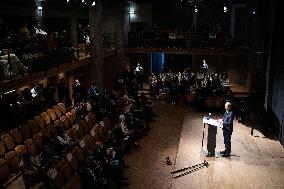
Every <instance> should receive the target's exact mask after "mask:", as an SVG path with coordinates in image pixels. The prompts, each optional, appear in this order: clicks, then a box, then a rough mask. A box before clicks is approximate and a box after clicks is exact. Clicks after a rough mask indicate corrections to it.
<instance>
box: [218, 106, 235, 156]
mask: <svg viewBox="0 0 284 189" xmlns="http://www.w3.org/2000/svg"><path fill="white" fill-rule="evenodd" d="M231 107H232V104H231V103H230V102H226V103H225V110H226V111H225V113H224V117H223V119H220V120H218V121H219V122H220V124H221V125H223V137H224V144H225V150H224V151H221V152H220V153H221V155H222V157H229V156H230V153H231V136H232V132H233V120H234V113H233V111H232V110H231Z"/></svg>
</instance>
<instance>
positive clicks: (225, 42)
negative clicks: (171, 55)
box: [128, 24, 231, 49]
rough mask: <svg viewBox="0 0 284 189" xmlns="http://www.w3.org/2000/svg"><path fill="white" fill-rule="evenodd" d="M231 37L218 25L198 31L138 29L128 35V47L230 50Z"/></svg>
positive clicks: (191, 29)
mask: <svg viewBox="0 0 284 189" xmlns="http://www.w3.org/2000/svg"><path fill="white" fill-rule="evenodd" d="M230 43H231V39H230V35H229V34H227V33H225V32H224V31H223V29H222V28H221V27H220V26H219V25H218V24H215V25H208V26H203V25H199V26H198V27H197V30H196V31H195V30H193V28H188V29H184V28H183V29H166V28H159V27H158V26H156V25H155V26H154V27H153V29H145V28H137V29H136V30H132V31H130V32H129V33H128V47H138V48H153V47H155V48H167V49H190V48H222V49H223V48H230V47H231V45H230Z"/></svg>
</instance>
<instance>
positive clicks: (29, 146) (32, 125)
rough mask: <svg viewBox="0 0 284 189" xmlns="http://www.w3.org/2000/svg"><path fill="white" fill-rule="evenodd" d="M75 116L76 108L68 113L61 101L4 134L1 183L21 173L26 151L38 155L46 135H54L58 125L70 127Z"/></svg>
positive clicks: (1, 145)
mask: <svg viewBox="0 0 284 189" xmlns="http://www.w3.org/2000/svg"><path fill="white" fill-rule="evenodd" d="M74 117H75V110H74V109H72V110H71V111H70V112H67V113H66V108H65V105H64V104H63V103H59V104H58V106H53V109H48V110H47V112H43V113H41V116H35V117H34V119H33V120H29V121H28V122H27V124H23V125H21V126H20V127H19V128H15V129H13V130H11V131H10V133H5V134H2V135H1V141H0V157H1V158H0V182H1V184H2V185H5V183H6V184H7V183H10V182H11V180H13V179H15V178H17V177H18V176H19V175H20V173H19V161H20V156H21V154H22V153H23V152H24V151H26V150H28V151H29V152H31V153H32V154H33V155H38V154H39V153H40V150H39V149H40V148H41V142H42V140H43V139H44V137H50V136H53V134H54V133H56V127H57V126H61V127H63V128H64V129H68V128H69V127H70V125H73V124H74ZM52 122H53V123H52Z"/></svg>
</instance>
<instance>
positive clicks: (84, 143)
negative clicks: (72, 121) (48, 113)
mask: <svg viewBox="0 0 284 189" xmlns="http://www.w3.org/2000/svg"><path fill="white" fill-rule="evenodd" d="M91 116H92V114H89V115H88V119H86V120H81V121H80V122H79V124H77V125H75V126H73V127H72V128H70V129H69V130H67V133H68V135H69V136H70V137H71V138H72V139H74V140H80V142H79V144H78V145H77V146H75V147H74V148H73V150H72V151H71V152H69V153H67V155H66V156H65V158H64V159H62V160H60V161H58V162H57V163H56V165H54V167H53V168H51V169H50V170H49V171H48V176H49V177H50V179H51V182H52V185H53V187H54V188H64V189H71V188H78V189H80V188H81V186H80V183H81V182H80V177H78V174H77V172H78V168H79V162H82V161H84V160H85V158H86V157H87V156H88V155H89V152H90V151H94V150H96V145H95V144H96V142H101V141H104V140H106V138H107V135H106V133H107V130H108V129H109V127H108V124H107V123H106V122H105V125H104V126H101V125H98V124H97V123H96V121H95V119H90V117H91ZM73 173H74V174H73ZM74 184H75V185H74Z"/></svg>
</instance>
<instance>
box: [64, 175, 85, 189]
mask: <svg viewBox="0 0 284 189" xmlns="http://www.w3.org/2000/svg"><path fill="white" fill-rule="evenodd" d="M73 188H76V189H81V188H82V186H81V179H80V176H79V175H78V174H77V173H75V174H74V175H73V176H72V178H71V179H69V180H68V181H67V182H66V183H65V184H64V186H63V187H62V189H73Z"/></svg>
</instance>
